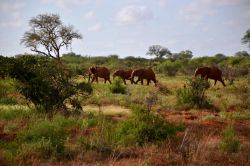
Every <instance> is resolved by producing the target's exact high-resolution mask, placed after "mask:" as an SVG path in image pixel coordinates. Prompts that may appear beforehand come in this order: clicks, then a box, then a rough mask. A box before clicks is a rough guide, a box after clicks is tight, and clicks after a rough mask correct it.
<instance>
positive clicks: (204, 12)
mask: <svg viewBox="0 0 250 166" xmlns="http://www.w3.org/2000/svg"><path fill="white" fill-rule="evenodd" d="M204 1H206V0H204ZM204 1H193V2H192V3H190V4H189V5H187V6H186V7H184V8H182V9H181V10H180V11H179V14H180V16H181V17H182V18H184V19H186V20H187V21H189V22H190V23H191V24H193V25H200V24H201V23H202V21H203V19H204V18H205V17H208V16H212V15H214V14H216V12H217V11H216V10H215V9H214V8H210V7H209V6H207V5H206V3H205V2H204Z"/></svg>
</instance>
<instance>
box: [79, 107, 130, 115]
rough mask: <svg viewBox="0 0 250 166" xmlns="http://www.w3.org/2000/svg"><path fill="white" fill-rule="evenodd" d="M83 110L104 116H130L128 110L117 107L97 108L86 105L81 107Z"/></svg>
mask: <svg viewBox="0 0 250 166" xmlns="http://www.w3.org/2000/svg"><path fill="white" fill-rule="evenodd" d="M83 110H84V111H86V112H92V113H98V112H102V113H103V114H105V115H112V116H115V115H121V116H123V115H130V113H131V112H130V109H127V108H125V107H121V106H117V105H105V106H100V107H99V106H97V105H86V106H84V107H83Z"/></svg>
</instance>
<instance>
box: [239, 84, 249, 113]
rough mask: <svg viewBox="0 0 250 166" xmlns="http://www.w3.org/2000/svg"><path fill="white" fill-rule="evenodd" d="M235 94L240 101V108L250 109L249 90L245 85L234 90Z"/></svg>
mask: <svg viewBox="0 0 250 166" xmlns="http://www.w3.org/2000/svg"><path fill="white" fill-rule="evenodd" d="M236 94H237V96H238V98H239V99H240V100H241V104H240V106H241V107H242V108H245V109H249V108H250V88H249V87H248V85H247V84H242V85H240V86H239V87H237V88H236Z"/></svg>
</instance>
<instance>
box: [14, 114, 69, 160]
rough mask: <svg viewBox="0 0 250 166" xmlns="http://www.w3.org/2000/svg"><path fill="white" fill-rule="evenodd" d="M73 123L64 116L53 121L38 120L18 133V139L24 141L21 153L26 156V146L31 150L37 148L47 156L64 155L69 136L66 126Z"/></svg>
mask: <svg viewBox="0 0 250 166" xmlns="http://www.w3.org/2000/svg"><path fill="white" fill-rule="evenodd" d="M72 123H73V122H72V120H70V119H65V118H63V117H58V118H56V119H55V120H54V121H53V122H50V121H48V120H45V121H40V122H36V125H33V126H31V127H30V128H28V129H26V130H24V131H21V132H20V133H18V140H19V141H20V142H23V144H22V145H21V146H20V148H19V153H24V156H25V151H27V149H26V148H28V149H30V150H31V151H32V148H35V150H38V151H40V152H41V153H42V154H41V155H42V156H43V157H45V158H48V157H49V156H51V157H53V156H54V157H59V156H62V155H63V154H64V149H65V147H64V141H65V139H66V136H67V132H66V130H65V129H66V128H65V127H66V126H69V124H72ZM43 152H44V153H43Z"/></svg>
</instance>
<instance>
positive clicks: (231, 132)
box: [219, 126, 240, 153]
mask: <svg viewBox="0 0 250 166" xmlns="http://www.w3.org/2000/svg"><path fill="white" fill-rule="evenodd" d="M219 148H220V150H221V151H222V152H226V153H236V152H238V151H239V149H240V141H239V140H238V138H237V136H236V132H235V129H234V128H233V127H232V126H228V127H227V128H226V129H225V130H224V131H223V135H222V141H221V142H220V144H219Z"/></svg>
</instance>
